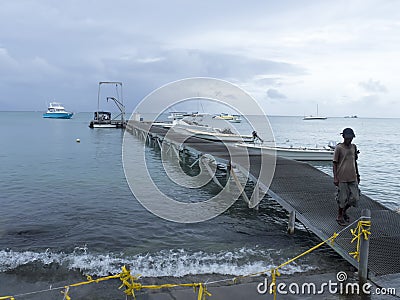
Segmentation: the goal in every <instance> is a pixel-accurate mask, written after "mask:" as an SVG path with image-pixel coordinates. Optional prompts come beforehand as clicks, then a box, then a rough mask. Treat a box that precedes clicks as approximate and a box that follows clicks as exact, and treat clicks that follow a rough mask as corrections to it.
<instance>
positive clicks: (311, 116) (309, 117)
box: [303, 104, 327, 120]
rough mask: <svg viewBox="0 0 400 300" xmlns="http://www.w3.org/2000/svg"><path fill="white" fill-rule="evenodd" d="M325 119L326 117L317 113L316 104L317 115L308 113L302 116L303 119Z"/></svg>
mask: <svg viewBox="0 0 400 300" xmlns="http://www.w3.org/2000/svg"><path fill="white" fill-rule="evenodd" d="M326 119H327V117H323V116H320V115H319V114H318V104H317V115H316V116H313V115H310V116H304V118H303V120H326Z"/></svg>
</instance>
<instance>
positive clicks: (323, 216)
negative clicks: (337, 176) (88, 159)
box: [127, 121, 400, 287]
mask: <svg viewBox="0 0 400 300" xmlns="http://www.w3.org/2000/svg"><path fill="white" fill-rule="evenodd" d="M149 128H150V124H149V123H145V122H133V121H130V122H129V123H128V126H127V130H128V131H129V132H131V133H133V134H136V135H139V136H141V135H144V133H145V132H147V131H148V129H149ZM166 132H167V129H165V128H162V127H156V126H152V127H151V129H150V131H149V137H144V138H145V139H146V138H149V139H153V140H158V143H160V142H162V141H163V139H164V136H165V134H166ZM183 147H184V149H185V150H188V151H190V152H192V153H197V155H199V153H200V154H210V155H212V156H214V157H215V158H216V159H217V160H219V161H222V162H225V163H229V161H230V158H229V153H228V152H227V149H226V147H225V146H224V145H223V144H222V143H217V142H211V141H206V140H203V139H199V138H195V137H191V138H189V139H187V140H186V141H185V144H184V145H183ZM180 149H182V145H180ZM249 159H250V170H249V172H250V179H256V178H257V177H258V173H259V172H260V166H261V161H262V157H261V154H258V155H257V154H249ZM266 193H267V194H268V195H269V196H270V197H272V198H273V199H274V200H275V201H277V202H278V203H279V204H280V205H281V206H282V207H284V208H285V209H286V210H287V211H288V212H292V211H294V212H295V213H296V219H297V220H298V221H300V222H301V223H303V224H304V225H305V226H306V227H307V228H309V229H310V230H311V231H312V232H313V233H314V234H316V235H317V236H318V237H319V238H320V239H321V240H326V239H328V238H329V237H331V236H332V235H333V234H334V233H335V232H339V231H340V230H341V229H342V227H341V226H339V225H338V224H337V222H336V215H337V204H336V202H335V197H334V195H335V186H334V184H333V178H332V177H331V176H329V175H327V174H325V173H324V172H322V171H320V170H317V169H316V168H314V167H312V166H310V165H309V164H307V163H302V162H297V161H293V160H288V159H283V158H279V157H277V161H276V167H275V173H274V177H273V180H272V183H271V184H270V186H269V189H268V190H267V191H266ZM363 208H368V209H370V210H371V222H372V224H371V235H370V246H369V264H368V268H369V278H373V279H374V280H377V281H378V282H380V283H381V284H384V282H392V283H393V282H394V283H393V284H395V285H396V286H395V287H398V286H400V214H398V213H396V212H394V211H392V210H390V209H388V208H386V207H385V206H383V205H382V204H380V203H378V202H376V201H374V200H373V199H371V198H370V197H368V196H366V195H361V199H360V202H359V207H357V208H351V209H350V210H349V213H348V214H349V216H350V219H351V221H350V222H352V221H354V220H357V219H358V218H359V217H360V215H361V210H362V209H363ZM354 227H355V226H354ZM351 240H352V235H351V233H350V232H343V233H342V234H341V235H340V236H339V237H338V238H337V239H336V240H335V243H334V244H333V245H330V246H331V247H332V248H333V249H334V250H335V251H336V252H337V253H339V254H340V255H341V256H342V257H343V258H344V259H346V260H347V261H348V262H349V263H351V264H352V265H354V266H355V267H356V268H357V267H358V262H357V261H356V260H355V259H354V258H353V256H352V255H350V254H349V253H350V252H354V251H355V247H356V246H355V243H353V244H351V243H350V242H351ZM390 280H392V281H390Z"/></svg>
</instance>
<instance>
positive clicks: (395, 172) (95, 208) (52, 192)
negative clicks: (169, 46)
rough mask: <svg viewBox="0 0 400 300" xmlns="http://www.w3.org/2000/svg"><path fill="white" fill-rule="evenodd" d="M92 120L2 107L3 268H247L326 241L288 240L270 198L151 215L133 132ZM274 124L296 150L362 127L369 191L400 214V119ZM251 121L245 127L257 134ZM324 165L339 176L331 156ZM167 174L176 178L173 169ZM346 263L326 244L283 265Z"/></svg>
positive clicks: (155, 272)
mask: <svg viewBox="0 0 400 300" xmlns="http://www.w3.org/2000/svg"><path fill="white" fill-rule="evenodd" d="M91 118H92V114H91V113H90V114H89V113H78V114H76V115H75V116H74V118H73V119H71V120H49V119H43V118H42V117H41V113H39V112H0V141H1V142H0V143H1V147H0V166H1V172H0V272H7V273H12V272H16V271H17V270H18V269H19V268H21V267H24V270H25V272H27V274H28V276H31V277H32V278H34V276H35V273H36V272H37V271H38V270H39V269H41V268H43V266H46V265H50V264H52V265H54V264H55V265H57V266H58V267H57V268H56V269H53V270H52V272H57V273H59V274H61V275H62V274H64V273H67V272H69V271H70V270H78V271H80V272H82V273H84V274H91V275H106V274H109V273H117V272H119V270H120V266H121V265H122V264H129V265H130V266H131V269H132V270H133V272H134V273H140V274H142V275H143V276H145V277H153V276H184V275H187V274H213V273H214V274H229V275H239V274H248V273H251V272H257V271H260V270H264V269H266V268H269V267H271V266H275V265H278V264H280V263H281V262H283V261H285V260H286V259H288V258H291V257H293V256H294V255H296V254H298V253H300V252H302V251H304V250H306V249H308V248H310V247H311V246H313V245H315V244H316V243H318V241H319V240H318V239H317V238H316V237H314V236H313V235H310V234H309V232H307V230H305V229H304V228H303V227H302V226H299V228H298V230H297V233H296V234H295V235H293V236H288V235H287V234H286V222H287V212H286V211H284V210H283V209H282V208H281V207H280V206H279V205H278V204H276V203H275V202H274V201H272V200H271V199H268V198H265V199H264V200H263V201H262V202H261V205H260V209H259V211H258V212H257V211H254V210H250V209H248V208H247V207H246V205H245V204H244V203H243V202H242V201H237V202H236V203H235V204H234V205H233V206H232V207H231V208H230V209H229V210H228V211H226V212H225V213H224V214H222V215H220V216H218V217H216V218H214V219H212V220H209V221H206V222H203V223H197V224H179V223H173V222H169V221H165V220H163V219H160V218H158V217H156V216H154V215H152V214H151V213H149V212H148V211H147V210H146V209H144V208H143V207H142V206H141V205H140V203H139V202H138V201H137V200H136V199H135V198H134V196H133V195H132V193H131V191H130V189H129V187H128V184H127V182H126V180H125V177H124V171H123V167H122V160H121V145H122V140H123V132H122V131H121V130H115V129H90V128H89V127H88V124H89V121H90V120H91ZM254 122H257V117H255V118H254ZM270 122H271V125H272V128H273V131H274V135H275V140H276V143H277V144H279V145H293V146H315V145H319V146H324V145H326V144H327V143H328V142H329V141H331V140H333V141H337V142H338V141H340V140H341V137H340V135H339V133H340V132H341V131H342V129H343V128H345V127H348V126H349V127H352V128H353V129H354V131H355V133H356V138H355V139H354V143H356V144H357V146H358V149H359V150H360V152H361V153H360V156H359V168H360V173H361V189H362V191H363V192H364V193H366V194H368V195H369V196H371V197H372V198H373V199H375V200H377V201H379V202H381V203H383V204H384V205H386V206H387V207H389V208H391V209H393V210H396V209H398V208H399V207H400V197H399V196H400V186H399V185H400V173H399V170H400V151H399V149H400V141H399V139H398V132H399V131H400V120H398V119H365V118H358V119H345V118H329V119H327V120H324V121H303V120H302V118H301V117H270ZM240 126H241V127H240ZM246 126H247V125H246V124H240V125H239V127H240V129H241V131H243V132H246V131H250V127H246ZM246 133H250V132H246ZM259 134H260V135H261V136H262V135H263V132H259ZM78 138H79V139H80V141H81V142H80V143H77V142H76V139H78ZM139 150H140V149H139ZM139 150H138V151H139ZM146 152H147V161H148V163H149V164H154V165H157V164H159V161H160V155H159V152H158V151H156V150H155V149H152V148H147V149H146ZM313 165H315V166H316V167H317V168H319V169H321V170H323V171H325V172H327V173H328V174H331V173H332V168H331V164H330V163H313ZM141 172H143V170H138V173H137V174H138V175H137V176H138V180H139V179H140V176H141V175H140V174H141ZM156 179H157V180H158V181H159V182H161V183H162V182H164V183H165V185H168V179H166V178H165V175H164V174H162V172H160V175H159V178H156ZM217 190H218V189H217V188H216V187H215V186H213V184H209V185H207V186H206V187H205V188H202V189H200V190H198V189H194V190H187V189H176V190H172V191H170V192H171V193H173V194H175V195H176V196H177V197H190V198H195V199H202V198H210V197H212V196H213V195H214V194H215V193H216V191H217ZM332 201H334V200H333V199H332ZM338 261H339V263H338ZM341 261H342V260H341V259H340V258H339V257H338V256H337V255H336V254H335V253H334V252H333V251H331V250H330V249H329V248H323V249H321V250H318V251H316V252H313V253H312V254H310V255H308V256H306V257H305V258H304V259H302V260H301V261H299V263H297V264H293V265H290V266H288V267H287V268H286V269H284V270H283V273H292V272H305V271H309V270H314V269H317V270H322V271H333V270H340V269H341V268H343V266H345V265H347V263H346V262H341Z"/></svg>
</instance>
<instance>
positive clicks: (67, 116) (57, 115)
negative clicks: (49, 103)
mask: <svg viewBox="0 0 400 300" xmlns="http://www.w3.org/2000/svg"><path fill="white" fill-rule="evenodd" d="M73 115H74V113H68V112H65V113H45V114H43V118H46V119H71V118H72V116H73Z"/></svg>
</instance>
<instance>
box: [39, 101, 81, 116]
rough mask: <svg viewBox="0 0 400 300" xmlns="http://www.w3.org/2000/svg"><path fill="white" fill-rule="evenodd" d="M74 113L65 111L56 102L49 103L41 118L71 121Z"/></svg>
mask: <svg viewBox="0 0 400 300" xmlns="http://www.w3.org/2000/svg"><path fill="white" fill-rule="evenodd" d="M73 115H74V113H72V112H68V111H65V108H64V106H63V105H62V104H61V103H58V102H51V103H50V104H49V107H48V108H47V112H46V113H44V114H43V118H50V119H71V118H72V116H73Z"/></svg>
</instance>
